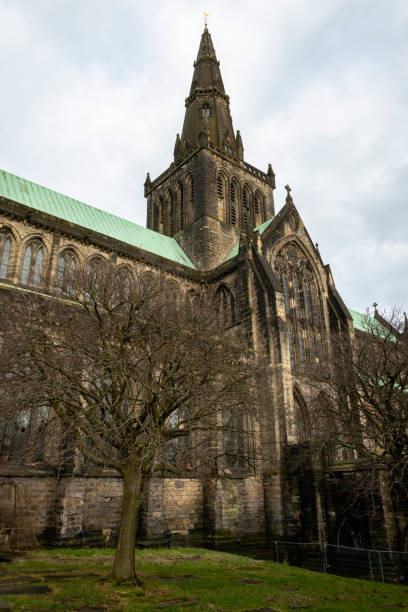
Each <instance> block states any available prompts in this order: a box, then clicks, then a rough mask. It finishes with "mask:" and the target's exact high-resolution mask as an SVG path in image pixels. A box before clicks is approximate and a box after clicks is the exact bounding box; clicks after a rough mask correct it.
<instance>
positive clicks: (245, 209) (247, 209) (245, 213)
mask: <svg viewBox="0 0 408 612" xmlns="http://www.w3.org/2000/svg"><path fill="white" fill-rule="evenodd" d="M250 219H251V194H250V191H249V189H248V187H247V186H246V185H244V188H243V190H242V229H243V230H244V232H247V231H248V229H249V227H248V222H249V220H250ZM251 227H252V224H251Z"/></svg>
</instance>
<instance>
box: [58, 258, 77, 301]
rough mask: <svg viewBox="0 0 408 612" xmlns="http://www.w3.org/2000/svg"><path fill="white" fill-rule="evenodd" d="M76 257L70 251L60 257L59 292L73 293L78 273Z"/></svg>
mask: <svg viewBox="0 0 408 612" xmlns="http://www.w3.org/2000/svg"><path fill="white" fill-rule="evenodd" d="M76 267H77V265H76V257H75V255H74V253H73V252H72V251H70V250H67V251H64V252H63V253H61V254H60V256H59V257H58V269H57V291H58V292H61V291H65V292H66V293H72V291H73V288H74V279H75V272H76Z"/></svg>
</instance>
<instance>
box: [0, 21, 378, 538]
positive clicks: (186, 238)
mask: <svg viewBox="0 0 408 612" xmlns="http://www.w3.org/2000/svg"><path fill="white" fill-rule="evenodd" d="M185 106H186V110H185V118H184V124H183V128H182V132H181V135H179V134H177V137H176V141H175V146H174V159H173V160H172V161H171V163H170V164H169V166H168V168H167V169H165V170H164V171H163V173H162V174H161V175H160V176H158V177H152V178H150V176H149V175H147V179H146V182H145V184H144V195H145V197H146V199H147V228H144V227H141V226H138V225H136V224H134V223H132V222H130V221H126V220H124V219H121V218H118V217H116V216H114V215H113V214H109V213H106V212H103V211H101V210H99V209H96V208H93V207H91V206H88V205H86V204H84V203H82V202H79V201H76V200H73V199H71V198H69V197H67V196H64V195H61V194H59V193H56V192H54V191H51V190H49V189H46V188H44V187H41V186H39V185H37V184H34V183H32V182H29V181H27V180H24V179H22V178H19V177H17V176H13V175H11V174H8V173H6V172H4V171H0V300H1V303H2V304H3V306H2V307H11V306H10V304H11V303H12V299H13V296H15V295H16V294H17V292H22V291H23V292H24V291H28V290H30V291H32V290H38V291H42V292H44V293H47V292H48V291H50V282H51V279H52V278H55V277H56V276H57V277H58V278H59V280H60V281H61V282H65V281H64V279H69V275H70V273H71V272H72V271H74V270H78V269H80V268H81V267H83V266H86V265H88V264H89V263H90V262H93V263H94V264H95V265H99V266H103V265H104V262H106V261H108V260H109V261H111V262H114V263H116V264H117V265H118V266H120V267H123V269H125V270H126V271H127V273H129V274H132V271H134V270H136V269H152V270H155V271H157V270H158V271H160V272H161V273H163V274H165V275H166V276H168V278H171V279H172V280H173V281H174V282H175V283H178V284H179V287H180V288H181V290H182V291H188V290H189V289H191V288H194V286H197V285H199V284H201V283H203V282H205V283H206V284H207V285H209V286H210V287H211V288H212V290H213V292H214V298H215V299H216V300H218V301H219V304H220V305H221V306H222V308H223V312H224V319H225V322H226V323H227V324H229V325H234V326H237V328H238V331H239V333H242V334H246V335H247V336H248V337H249V338H250V340H251V342H252V344H253V347H254V348H255V349H256V350H258V351H261V352H262V353H263V354H266V355H267V356H268V359H269V360H270V363H271V366H272V367H271V370H270V372H268V373H266V374H265V384H268V385H270V395H271V403H270V407H269V409H268V411H267V414H263V415H261V416H260V420H259V424H258V428H259V429H260V439H261V441H262V445H263V450H264V453H263V456H264V463H263V465H262V467H261V469H259V470H258V471H257V472H256V473H251V472H250V471H248V472H246V473H245V472H243V470H242V469H235V466H234V465H230V466H229V469H226V470H224V471H222V472H220V473H218V474H215V475H214V476H213V477H212V478H211V479H210V480H209V481H206V482H203V481H202V480H200V479H198V478H195V477H194V476H192V475H188V474H187V475H186V477H184V478H174V477H171V478H170V477H169V478H165V477H163V478H162V479H161V480H159V481H158V482H155V483H154V486H152V487H151V490H150V491H149V492H148V493H147V494H146V499H145V500H144V505H143V517H142V524H141V526H140V534H141V537H143V538H147V539H151V538H153V537H161V536H162V534H163V532H164V531H167V530H171V531H173V533H177V534H180V535H186V536H189V537H190V538H193V537H196V541H198V540H197V538H201V537H202V536H203V535H204V536H205V535H209V534H210V535H214V534H217V533H219V534H224V535H225V534H234V535H235V536H240V537H247V536H262V535H264V534H272V535H274V536H277V537H284V538H289V539H298V540H301V541H312V540H314V541H316V540H317V539H322V540H324V541H329V540H334V541H337V538H339V540H340V541H343V542H345V543H353V542H352V538H351V539H350V537H351V536H350V533H354V532H355V531H356V527H355V526H350V528H349V532H348V533H346V531H347V522H346V521H345V520H344V516H339V515H338V513H337V512H336V500H335V495H334V494H333V492H331V491H330V490H329V488H327V487H326V488H324V487H322V486H321V485H320V481H319V479H318V478H317V476H316V474H315V471H314V468H313V466H312V465H311V464H310V465H308V466H306V467H305V466H304V467H303V468H302V470H297V471H293V470H292V471H291V470H290V467H289V465H290V461H289V460H290V458H291V456H293V455H294V454H296V449H297V448H299V445H300V444H302V443H303V442H305V440H306V438H307V427H306V426H305V423H306V421H307V403H308V391H307V388H308V385H307V375H308V371H309V369H310V366H311V365H314V366H316V364H318V362H319V358H320V349H319V347H320V346H321V343H322V340H324V341H327V342H330V337H331V334H332V333H334V332H336V330H338V329H339V328H341V329H343V330H348V333H349V334H350V336H351V337H352V336H353V334H354V328H355V327H359V326H360V325H361V320H360V317H359V314H358V313H355V312H353V311H349V310H348V309H347V308H346V306H345V304H344V303H343V301H342V299H341V297H340V295H339V294H338V292H337V290H336V287H335V285H334V282H333V278H332V275H331V272H330V267H329V266H328V265H324V263H323V261H322V258H321V256H320V254H319V251H318V250H317V248H316V247H315V245H314V244H313V242H312V240H311V238H310V236H309V234H308V232H307V229H306V228H305V226H304V224H303V222H302V219H301V216H300V214H299V212H298V210H297V209H296V207H295V205H294V202H293V199H292V197H291V193H290V188H289V187H288V186H287V197H286V202H285V204H284V206H283V207H282V208H281V209H280V210H279V212H277V213H276V211H275V201H274V190H275V174H274V172H273V170H272V166H271V165H270V164H269V165H267V164H265V167H266V171H264V170H260V169H258V168H256V167H254V166H252V165H251V164H250V163H249V162H248V161H246V160H245V159H244V146H243V140H242V137H241V135H240V132H239V131H236V132H235V131H234V128H233V123H232V118H231V114H230V107H229V96H228V95H227V93H226V92H225V89H224V84H223V80H222V76H221V72H220V65H219V62H218V60H217V57H216V54H215V51H214V47H213V43H212V40H211V36H210V33H209V31H208V29H207V27H206V28H205V30H204V33H203V34H202V37H201V42H200V46H199V51H198V55H197V59H196V61H195V63H194V74H193V79H192V83H191V88H190V92H189V94H188V97H187V99H186V102H185ZM67 282H68V281H67ZM38 420H39V415H38V414H27V413H22V414H21V416H20V417H19V418H18V419H17V420H16V421H15V422H13V423H8V424H7V426H6V427H2V428H1V431H0V445H1V457H2V461H1V464H0V472H1V476H2V477H6V478H10V479H12V480H13V481H14V482H17V483H20V484H21V485H24V487H25V490H26V491H27V494H28V499H29V508H28V510H29V512H30V517H31V520H32V521H33V523H34V527H35V531H36V533H37V534H38V535H39V536H40V537H41V536H44V537H52V538H54V539H63V540H64V539H65V540H70V541H72V540H75V538H78V536H79V535H80V534H82V535H83V534H84V533H85V534H95V533H103V534H112V535H114V533H115V529H116V527H117V523H118V516H119V513H120V502H121V480H120V478H119V477H117V476H116V474H114V473H102V472H101V473H95V472H92V473H84V472H83V471H81V469H77V470H75V469H73V470H71V471H69V470H67V471H66V472H65V473H60V472H58V473H57V472H56V469H55V467H53V465H52V461H51V462H50V461H48V462H47V461H44V460H41V457H40V458H38V457H26V460H25V461H24V462H21V461H17V460H16V459H15V458H16V457H17V455H18V452H17V451H18V450H19V449H21V447H22V446H23V445H24V443H25V442H26V440H27V439H28V438H29V437H30V436H32V435H34V434H35V431H36V427H38ZM345 459H346V458H345ZM344 525H346V527H344ZM341 530H343V531H341ZM353 530H354V531H353ZM0 536H1V527H0ZM364 537H365V538H366V541H367V540H369V541H370V544H371V545H375V542H376V537H377V538H381V537H382V536H381V534H380V533H379V532H377V533H376V534H374V533H373V532H371V533H370V532H369V530H367V533H365V536H364ZM367 543H368V541H367Z"/></svg>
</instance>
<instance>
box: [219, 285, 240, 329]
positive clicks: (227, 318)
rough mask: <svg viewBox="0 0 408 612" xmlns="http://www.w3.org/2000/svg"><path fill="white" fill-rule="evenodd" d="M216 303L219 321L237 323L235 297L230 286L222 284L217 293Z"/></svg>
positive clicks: (230, 323)
mask: <svg viewBox="0 0 408 612" xmlns="http://www.w3.org/2000/svg"><path fill="white" fill-rule="evenodd" d="M215 304H216V309H217V315H218V320H219V322H220V323H221V324H222V325H224V326H228V325H232V324H233V323H235V299H234V295H233V293H232V291H231V289H230V288H229V287H227V286H226V285H220V286H219V287H218V289H217V292H216V295H215Z"/></svg>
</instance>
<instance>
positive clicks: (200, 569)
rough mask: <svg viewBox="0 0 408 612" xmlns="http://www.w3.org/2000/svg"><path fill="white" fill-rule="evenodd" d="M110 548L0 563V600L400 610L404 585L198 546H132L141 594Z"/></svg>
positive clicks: (61, 605) (44, 604)
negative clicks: (119, 576) (39, 588)
mask: <svg viewBox="0 0 408 612" xmlns="http://www.w3.org/2000/svg"><path fill="white" fill-rule="evenodd" d="M113 554H114V551H112V550H110V549H82V550H68V549H62V550H52V551H49V550H40V551H34V552H29V553H26V554H25V555H24V556H22V557H18V558H16V559H15V560H14V561H13V563H9V564H3V565H2V566H1V568H0V600H3V601H7V602H8V603H9V604H10V605H11V608H12V610H16V611H17V610H21V611H22V610H25V611H28V610H30V611H32V612H34V611H35V610H41V611H42V612H45V611H46V610H50V611H51V610H52V611H57V610H58V611H60V610H61V611H62V610H65V611H73V610H78V609H80V608H81V607H85V606H89V607H91V608H92V607H94V608H98V607H101V608H104V609H105V610H107V611H108V612H119V611H123V612H126V611H131V610H161V609H164V610H174V611H177V610H180V611H181V610H183V611H185V610H197V611H199V610H218V611H221V610H241V611H243V610H259V609H269V610H274V611H277V612H278V611H279V612H289V611H291V610H326V611H328V610H330V611H340V610H347V611H348V612H353V611H355V612H365V611H367V612H368V611H370V612H372V611H373V610H378V611H380V610H381V609H384V610H386V609H392V608H398V609H404V608H405V609H407V610H408V590H407V588H406V587H403V586H398V585H390V584H381V583H378V582H369V581H363V580H354V579H351V578H341V577H338V576H329V575H325V574H320V573H318V572H311V571H307V570H302V569H298V568H295V567H290V566H288V565H281V564H278V563H274V562H272V561H258V560H254V559H250V558H248V557H243V556H236V555H231V554H227V553H220V552H212V551H208V550H203V549H191V548H180V549H171V550H167V549H159V550H143V551H136V563H137V567H138V571H139V576H140V577H141V578H142V580H143V581H144V582H145V586H146V590H145V594H144V595H142V596H140V595H137V594H136V592H135V589H133V588H132V587H129V586H117V585H115V584H114V582H113V581H112V580H111V578H110V571H111V567H112V562H113ZM10 584H19V585H22V584H24V585H47V586H48V587H50V589H51V591H50V592H49V593H47V594H36V595H27V594H26V595H5V594H2V593H1V590H2V589H3V587H5V586H6V585H10Z"/></svg>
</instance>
